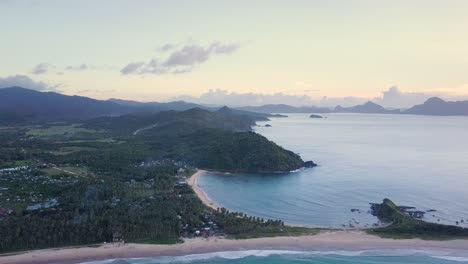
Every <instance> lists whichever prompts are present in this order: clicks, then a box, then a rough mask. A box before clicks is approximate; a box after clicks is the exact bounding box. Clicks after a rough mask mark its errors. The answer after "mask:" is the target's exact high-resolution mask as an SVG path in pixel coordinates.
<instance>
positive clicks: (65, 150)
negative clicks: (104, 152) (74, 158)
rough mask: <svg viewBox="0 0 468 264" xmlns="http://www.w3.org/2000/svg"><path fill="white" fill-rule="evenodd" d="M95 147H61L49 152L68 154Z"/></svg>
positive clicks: (93, 149) (90, 149) (58, 154)
mask: <svg viewBox="0 0 468 264" xmlns="http://www.w3.org/2000/svg"><path fill="white" fill-rule="evenodd" d="M95 150H96V148H91V147H61V148H60V149H58V150H54V151H51V152H50V153H51V154H53V155H57V156H60V155H68V154H71V153H75V152H80V151H95Z"/></svg>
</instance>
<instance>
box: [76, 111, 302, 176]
mask: <svg viewBox="0 0 468 264" xmlns="http://www.w3.org/2000/svg"><path fill="white" fill-rule="evenodd" d="M259 119H260V120H263V119H264V117H255V116H251V115H246V114H242V113H239V112H237V111H232V110H231V109H229V108H227V107H224V108H221V109H220V110H218V111H216V112H210V111H206V110H203V109H199V108H194V109H190V110H187V111H182V112H177V111H167V112H161V113H157V114H132V115H125V116H120V117H102V118H96V119H94V120H91V121H89V122H87V123H86V124H85V125H84V126H85V127H86V128H88V129H94V130H99V131H102V132H103V133H108V134H109V135H112V136H116V137H119V138H120V139H122V140H123V141H125V142H126V143H124V145H123V146H125V145H129V147H130V146H131V147H132V148H133V149H138V148H141V149H143V151H144V152H145V153H147V156H146V157H145V159H173V160H178V161H183V162H186V163H188V164H191V165H193V166H196V167H199V168H203V169H211V170H221V171H230V172H280V171H281V172H286V171H291V170H295V169H298V168H300V167H302V166H303V165H304V162H303V161H302V159H301V158H300V157H299V156H298V155H297V154H295V153H293V152H291V151H288V150H285V149H283V148H282V147H280V146H278V145H277V144H275V143H274V142H272V141H269V140H268V139H266V138H265V137H263V136H261V135H259V134H257V133H254V132H251V126H253V125H255V121H257V120H259ZM123 146H122V147H123Z"/></svg>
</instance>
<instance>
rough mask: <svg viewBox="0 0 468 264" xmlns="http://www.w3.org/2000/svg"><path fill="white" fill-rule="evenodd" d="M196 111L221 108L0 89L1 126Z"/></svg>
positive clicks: (265, 116) (262, 117) (255, 116)
mask: <svg viewBox="0 0 468 264" xmlns="http://www.w3.org/2000/svg"><path fill="white" fill-rule="evenodd" d="M193 108H200V109H204V110H208V111H217V110H218V109H220V108H219V107H216V108H212V107H205V106H201V105H198V104H194V103H188V102H183V101H175V102H168V103H158V102H151V103H143V102H137V101H128V100H121V99H109V100H105V101H104V100H96V99H92V98H88V97H82V96H68V95H63V94H59V93H55V92H38V91H35V90H30V89H26V88H22V87H8V88H1V89H0V125H17V124H25V123H41V122H58V121H70V122H76V121H83V120H90V119H93V118H96V117H102V116H120V115H124V114H130V113H158V112H162V111H169V110H174V111H186V110H189V109H193ZM221 109H222V108H221ZM225 110H226V109H225ZM226 111H227V110H226ZM229 111H230V113H231V115H237V116H248V117H250V118H251V119H254V120H268V117H269V116H271V115H269V114H263V113H254V112H248V111H243V110H235V109H229Z"/></svg>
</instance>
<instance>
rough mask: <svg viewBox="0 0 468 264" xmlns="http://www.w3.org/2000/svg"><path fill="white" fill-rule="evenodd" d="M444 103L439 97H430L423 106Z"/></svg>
mask: <svg viewBox="0 0 468 264" xmlns="http://www.w3.org/2000/svg"><path fill="white" fill-rule="evenodd" d="M440 103H445V101H444V100H442V99H440V98H439V97H431V98H429V99H427V100H426V102H424V104H440Z"/></svg>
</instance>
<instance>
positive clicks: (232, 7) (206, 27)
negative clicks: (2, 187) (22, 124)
mask: <svg viewBox="0 0 468 264" xmlns="http://www.w3.org/2000/svg"><path fill="white" fill-rule="evenodd" d="M467 12H468V1H464V0H460V1H457V0H448V1H440V0H437V1H432V0H425V1H418V0H412V1H407V0H405V1H399V0H393V1H370V0H369V1H352V0H348V1H338V0H327V1H325V0H316V1H314V0H307V1H306V0H304V1H299V0H288V1H285V0H284V1H276V0H269V1H261V0H257V1H255V0H250V1H243V0H238V1H203V0H200V1H177V0H171V1H145V0H138V1H130V0H127V1H122V0H107V1H106V0H101V1H94V0H93V1H91V0H79V1H78V0H68V1H63V0H0V14H1V16H2V22H1V23H0V34H1V35H0V36H1V41H0V58H1V61H2V62H1V64H0V86H2V85H3V86H5V85H10V84H18V85H22V86H28V87H26V88H32V89H37V90H43V91H45V90H50V91H60V92H62V93H65V94H69V95H75V94H76V95H82V96H89V97H93V98H98V99H107V98H122V99H129V100H140V101H167V100H174V99H186V100H192V101H199V102H202V101H203V102H204V103H212V104H216V103H219V102H221V101H222V100H226V102H228V103H229V104H239V105H246V104H261V103H270V102H277V101H281V100H289V101H288V102H290V104H294V105H301V104H310V103H315V104H322V105H327V104H343V105H347V104H353V103H357V102H362V101H365V100H368V99H372V100H375V101H379V102H382V103H383V104H385V105H386V106H388V107H407V106H409V105H411V104H413V103H415V102H420V101H422V100H424V99H427V98H428V97H430V96H441V97H443V98H446V99H453V100H456V99H463V98H468V96H467V95H468V74H467V73H468V16H467V15H466V14H467ZM385 97H387V99H385ZM210 98H211V99H210ZM220 98H222V100H221V99H220ZM242 100H244V101H242Z"/></svg>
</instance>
